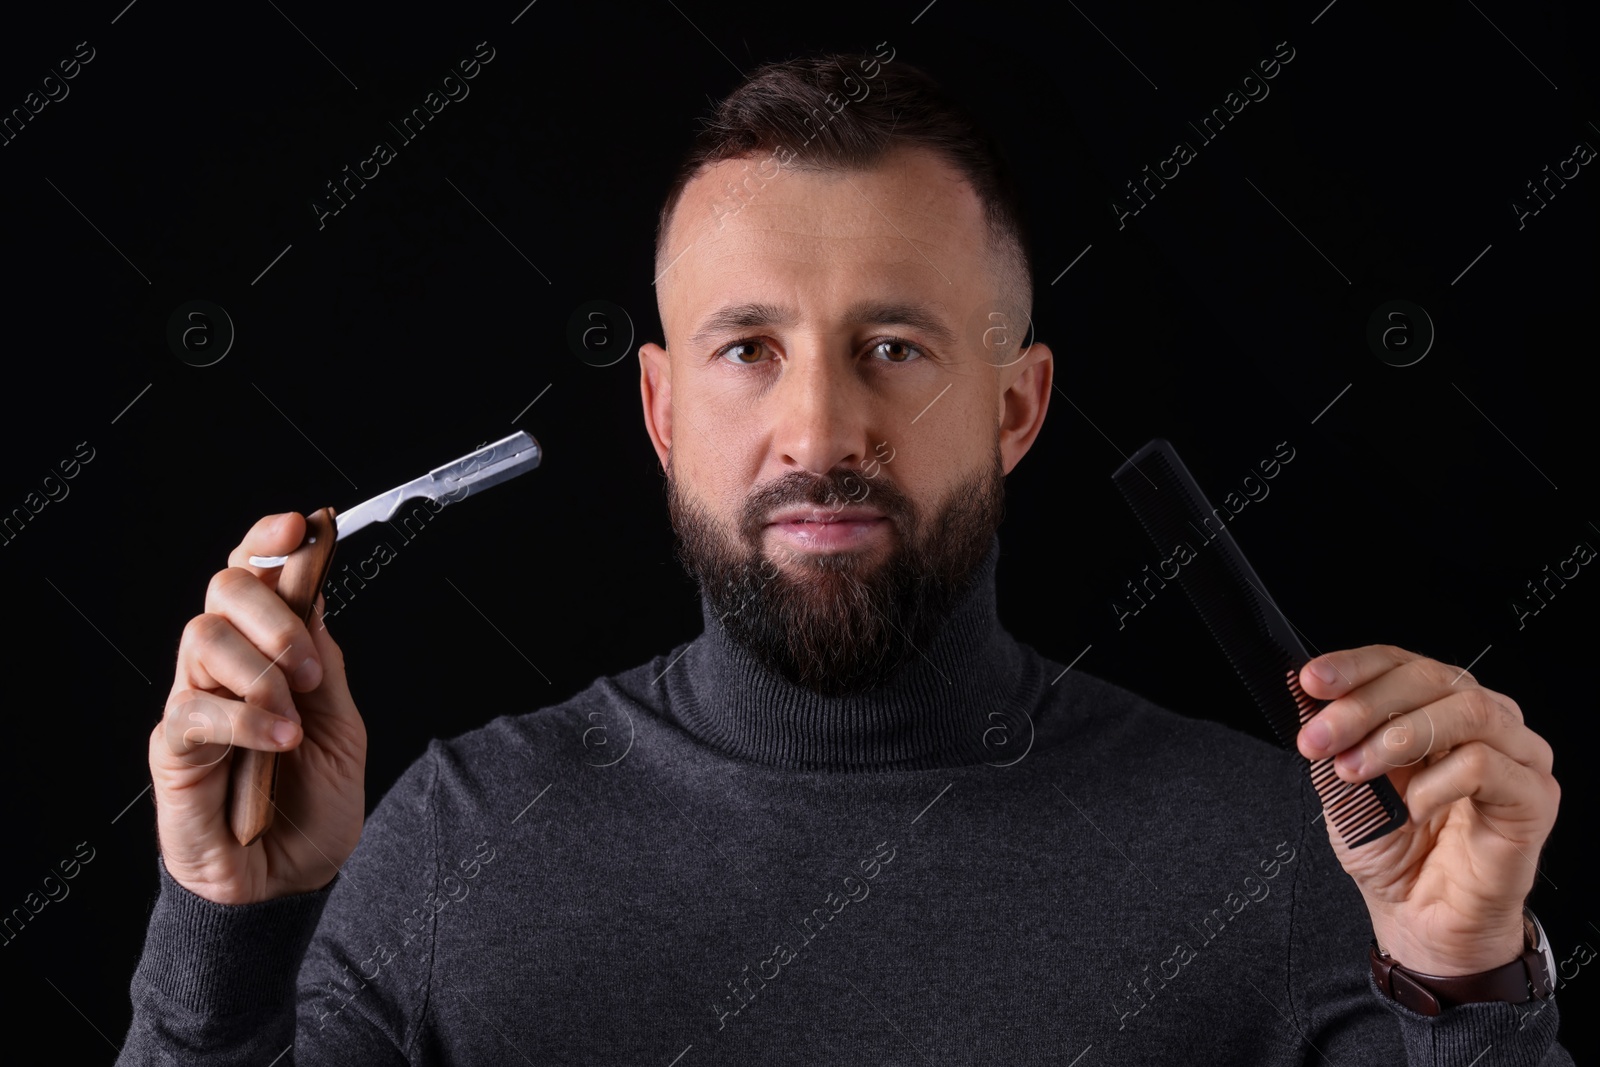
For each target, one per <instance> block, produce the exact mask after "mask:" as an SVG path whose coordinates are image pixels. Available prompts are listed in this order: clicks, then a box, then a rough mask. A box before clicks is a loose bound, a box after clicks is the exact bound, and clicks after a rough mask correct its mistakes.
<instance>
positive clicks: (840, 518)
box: [767, 504, 885, 526]
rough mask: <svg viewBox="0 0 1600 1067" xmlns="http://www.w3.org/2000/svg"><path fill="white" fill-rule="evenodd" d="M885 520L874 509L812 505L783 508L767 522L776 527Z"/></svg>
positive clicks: (882, 515)
mask: <svg viewBox="0 0 1600 1067" xmlns="http://www.w3.org/2000/svg"><path fill="white" fill-rule="evenodd" d="M882 518H885V516H884V514H883V512H881V511H878V510H877V509H876V508H862V507H852V508H840V509H839V510H838V511H834V510H832V509H831V508H829V507H827V506H826V505H823V504H813V505H810V506H809V507H796V508H784V509H783V510H782V511H779V512H777V513H776V514H774V515H773V516H772V518H771V520H769V521H768V523H767V525H769V526H778V525H781V524H785V523H796V522H799V523H817V524H820V525H824V526H827V525H832V524H833V523H839V522H872V521H874V520H876V519H882Z"/></svg>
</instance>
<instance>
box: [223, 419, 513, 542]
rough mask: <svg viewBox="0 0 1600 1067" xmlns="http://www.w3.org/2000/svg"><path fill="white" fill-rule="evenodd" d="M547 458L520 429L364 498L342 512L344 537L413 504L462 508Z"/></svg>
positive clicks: (341, 534)
mask: <svg viewBox="0 0 1600 1067" xmlns="http://www.w3.org/2000/svg"><path fill="white" fill-rule="evenodd" d="M542 455H543V453H542V452H541V451H540V448H539V442H537V441H535V440H534V439H533V438H532V437H531V436H529V435H528V434H527V433H526V432H524V431H522V430H518V431H517V432H516V433H514V434H512V435H511V436H509V437H502V438H501V439H500V440H498V441H495V442H494V443H492V444H488V445H485V446H484V447H482V448H480V449H478V450H476V451H474V452H469V453H467V454H466V455H465V456H462V457H461V458H460V459H456V460H451V461H450V462H449V463H446V464H444V465H443V466H440V467H435V468H434V469H433V470H431V471H429V472H428V473H427V474H424V475H423V476H422V477H420V478H413V479H412V480H411V481H409V482H406V483H405V484H404V485H397V486H395V487H394V488H393V489H390V490H389V491H388V492H386V493H379V494H378V495H377V496H375V497H373V498H372V499H370V500H364V501H362V502H361V503H359V504H357V505H356V506H355V507H353V508H351V509H350V510H348V511H341V512H339V513H338V515H336V516H335V518H334V523H335V524H336V525H337V526H338V529H339V538H340V540H343V539H344V538H345V537H347V536H349V535H350V534H353V533H355V532H356V531H357V530H360V529H363V528H364V527H367V526H370V525H371V524H373V523H375V522H387V521H388V520H390V519H392V518H394V516H395V514H396V513H397V512H398V511H399V510H400V506H401V505H402V504H404V503H405V502H406V501H408V500H418V499H424V498H426V499H431V500H435V501H438V502H439V503H440V504H458V503H460V502H461V501H463V500H465V499H467V497H469V496H471V495H472V494H474V493H478V492H482V491H483V490H485V489H487V488H489V487H490V486H493V485H499V484H500V483H501V482H504V481H507V480H509V479H511V478H515V477H516V476H517V475H519V474H522V473H524V472H526V471H530V470H532V469H533V468H535V467H537V466H538V465H539V460H540V459H541V458H542ZM288 558H289V557H288V556H251V557H250V562H251V564H253V565H254V566H257V567H281V566H283V563H284V561H285V560H287V559H288Z"/></svg>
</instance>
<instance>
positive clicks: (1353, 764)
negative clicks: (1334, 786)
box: [1334, 752, 1366, 778]
mask: <svg viewBox="0 0 1600 1067" xmlns="http://www.w3.org/2000/svg"><path fill="white" fill-rule="evenodd" d="M1365 762H1366V759H1365V757H1364V756H1362V754H1361V753H1359V752H1355V753H1352V754H1350V755H1347V756H1340V757H1339V758H1338V759H1336V760H1334V765H1335V767H1336V768H1337V769H1338V770H1340V771H1342V772H1343V773H1344V776H1345V777H1346V778H1360V777H1361V767H1362V765H1363V764H1364V763H1365Z"/></svg>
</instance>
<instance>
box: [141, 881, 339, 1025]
mask: <svg viewBox="0 0 1600 1067" xmlns="http://www.w3.org/2000/svg"><path fill="white" fill-rule="evenodd" d="M156 866H157V869H158V871H159V877H160V881H161V891H160V894H159V895H158V896H157V897H156V903H155V908H154V909H153V911H152V912H151V915H150V927H149V930H148V932H147V933H146V934H145V942H144V953H143V954H142V955H141V957H140V959H139V966H138V968H137V969H136V970H135V971H134V974H133V986H134V991H135V1001H136V1002H137V999H138V998H137V992H138V990H139V988H140V987H141V986H142V987H145V988H147V989H154V990H156V991H157V992H159V993H161V994H162V995H163V996H165V997H166V998H167V999H168V1000H170V1001H172V1002H174V1003H176V1004H178V1005H181V1006H182V1007H183V1008H185V1009H187V1010H189V1011H192V1012H195V1013H196V1014H200V1015H239V1014H244V1013H247V1012H252V1011H259V1010H261V1009H263V1008H267V1009H281V1008H282V1007H283V1006H285V1005H292V1004H293V1002H294V1001H293V997H294V987H295V979H296V976H297V975H298V974H299V971H300V963H301V960H302V959H303V958H304V956H305V951H306V948H307V946H308V945H309V944H310V943H311V935H312V933H313V932H314V931H315V930H316V928H317V921H318V920H319V919H320V918H321V916H322V909H323V906H324V905H325V904H326V903H327V901H328V894H329V893H330V892H332V890H333V886H334V884H335V883H337V881H338V875H335V876H334V881H333V882H329V883H328V884H327V885H326V886H324V887H323V888H321V889H318V890H315V891H314V892H310V893H296V894H293V895H291V896H287V897H278V898H277V899H274V900H263V901H259V902H257V903H254V904H218V903H216V902H215V901H210V900H207V899H206V898H205V897H202V896H200V895H198V894H196V893H194V892H191V891H190V890H188V889H185V888H184V887H183V886H181V885H179V884H178V883H177V882H176V881H175V880H174V879H173V877H172V875H171V874H170V873H169V872H168V871H167V865H166V863H165V862H163V861H162V859H161V858H160V856H159V855H158V856H157V858H156Z"/></svg>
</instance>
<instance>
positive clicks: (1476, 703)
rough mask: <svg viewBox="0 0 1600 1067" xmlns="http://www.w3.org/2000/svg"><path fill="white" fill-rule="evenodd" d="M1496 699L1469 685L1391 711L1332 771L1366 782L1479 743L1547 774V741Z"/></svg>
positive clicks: (1551, 755) (1343, 754) (1341, 756)
mask: <svg viewBox="0 0 1600 1067" xmlns="http://www.w3.org/2000/svg"><path fill="white" fill-rule="evenodd" d="M1497 698H1498V694H1496V693H1494V692H1493V691H1491V690H1488V689H1483V688H1481V687H1474V688H1472V689H1465V690H1461V691H1459V692H1456V693H1452V694H1450V695H1449V696H1447V697H1445V698H1444V699H1443V700H1436V701H1434V702H1433V703H1432V704H1429V705H1427V706H1425V707H1421V708H1417V709H1415V710H1413V711H1409V712H1406V713H1405V714H1403V715H1402V714H1398V713H1392V717H1391V718H1389V719H1388V720H1387V721H1385V722H1383V723H1382V724H1380V725H1379V726H1378V728H1377V729H1375V730H1373V731H1372V732H1371V733H1370V734H1368V735H1367V736H1366V737H1365V738H1363V739H1362V740H1361V741H1360V742H1359V743H1358V744H1356V745H1353V746H1352V747H1350V748H1349V749H1347V750H1345V751H1343V752H1341V753H1339V755H1338V756H1337V757H1336V758H1335V759H1334V761H1333V767H1334V770H1335V771H1336V772H1337V773H1338V775H1339V776H1340V777H1341V778H1343V779H1345V780H1346V781H1350V782H1361V781H1366V780H1367V779H1368V778H1373V777H1376V776H1377V775H1379V774H1383V773H1386V772H1387V771H1389V770H1392V769H1394V768H1397V767H1412V766H1416V765H1418V764H1420V763H1421V762H1422V761H1423V760H1424V759H1425V758H1427V757H1428V756H1431V755H1434V754H1436V753H1441V754H1442V753H1447V752H1449V751H1451V750H1452V749H1455V748H1458V747H1460V746H1461V745H1464V744H1467V743H1468V742H1474V741H1478V742H1483V743H1484V744H1487V745H1489V746H1490V747H1491V748H1494V749H1495V750H1497V751H1499V752H1501V753H1503V754H1504V755H1506V756H1508V757H1509V758H1511V759H1513V760H1515V761H1516V762H1518V763H1520V764H1522V765H1523V766H1525V767H1528V768H1530V769H1532V770H1534V771H1537V772H1539V773H1542V774H1549V773H1550V769H1551V767H1552V766H1553V764H1554V753H1553V752H1552V750H1551V748H1550V744H1549V742H1547V741H1546V740H1545V739H1544V738H1542V737H1540V736H1539V735H1538V734H1536V733H1534V732H1533V731H1532V730H1530V729H1528V727H1527V726H1525V725H1524V724H1523V722H1522V714H1521V711H1520V709H1518V708H1516V706H1515V704H1514V703H1512V702H1509V701H1505V700H1500V699H1497Z"/></svg>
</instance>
